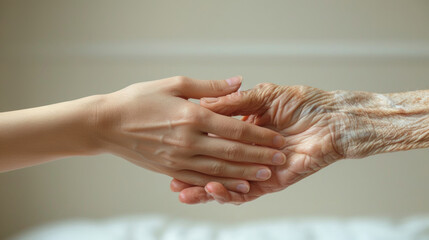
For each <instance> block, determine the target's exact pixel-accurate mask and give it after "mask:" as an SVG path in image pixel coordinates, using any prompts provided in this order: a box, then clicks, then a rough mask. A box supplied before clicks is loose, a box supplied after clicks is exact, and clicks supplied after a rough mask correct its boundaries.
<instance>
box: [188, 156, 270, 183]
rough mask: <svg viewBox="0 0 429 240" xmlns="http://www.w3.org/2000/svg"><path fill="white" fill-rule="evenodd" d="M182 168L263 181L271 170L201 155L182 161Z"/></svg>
mask: <svg viewBox="0 0 429 240" xmlns="http://www.w3.org/2000/svg"><path fill="white" fill-rule="evenodd" d="M183 168H184V169H189V170H193V171H196V172H200V173H205V174H207V175H210V176H217V177H224V178H237V179H243V180H249V181H265V180H267V179H269V178H270V177H271V170H270V169H269V168H268V167H266V166H264V165H257V164H247V163H236V162H231V161H225V160H221V159H217V158H213V157H209V156H201V155H200V156H195V157H193V158H192V159H191V161H187V162H186V163H184V165H183Z"/></svg>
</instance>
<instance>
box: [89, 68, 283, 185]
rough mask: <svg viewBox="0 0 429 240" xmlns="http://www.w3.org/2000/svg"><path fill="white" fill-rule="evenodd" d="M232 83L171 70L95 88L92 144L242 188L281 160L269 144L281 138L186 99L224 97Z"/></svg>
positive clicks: (166, 170)
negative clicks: (102, 91) (103, 91)
mask: <svg viewBox="0 0 429 240" xmlns="http://www.w3.org/2000/svg"><path fill="white" fill-rule="evenodd" d="M240 85H241V78H240V77H235V78H231V79H227V80H207V81H203V80H194V79H190V78H186V77H173V78H168V79H162V80H158V81H152V82H145V83H138V84H133V85H131V86H129V87H126V88H124V89H122V90H120V91H117V92H114V93H111V94H107V95H103V96H102V98H103V101H101V104H99V106H98V107H97V112H96V115H95V116H96V117H95V119H96V120H95V123H96V124H95V129H96V132H97V138H98V139H99V140H100V142H101V144H100V146H101V148H102V149H103V150H105V151H107V152H109V153H112V154H115V155H117V156H120V157H122V158H125V159H127V160H129V161H130V162H132V163H134V164H136V165H138V166H141V167H144V168H146V169H150V170H153V171H156V172H160V173H163V174H166V175H169V176H171V177H173V178H176V179H178V180H180V181H182V182H185V183H188V184H192V185H197V186H205V185H206V184H207V183H209V182H211V181H216V182H220V183H222V184H223V185H224V186H225V187H226V188H227V189H229V190H232V191H238V192H241V193H246V192H248V191H249V183H248V182H247V181H246V180H251V181H264V180H267V179H269V178H270V177H271V171H270V169H269V168H268V167H267V166H266V165H282V164H284V163H285V161H286V158H285V156H284V154H283V153H282V152H281V151H279V150H276V149H274V148H279V147H282V146H283V145H284V139H283V137H282V136H281V135H280V134H278V133H276V132H275V131H272V130H269V129H266V128H262V127H259V126H256V125H254V124H251V123H247V122H242V121H240V120H237V119H234V118H230V117H227V116H223V115H220V114H217V113H214V112H212V111H210V110H209V109H207V108H204V107H202V106H200V105H198V104H195V103H192V102H191V101H188V99H189V98H194V99H199V98H202V97H219V96H224V95H227V94H229V93H232V92H235V91H237V90H238V88H239V87H240ZM213 135H216V136H218V137H213ZM263 146H265V147H263Z"/></svg>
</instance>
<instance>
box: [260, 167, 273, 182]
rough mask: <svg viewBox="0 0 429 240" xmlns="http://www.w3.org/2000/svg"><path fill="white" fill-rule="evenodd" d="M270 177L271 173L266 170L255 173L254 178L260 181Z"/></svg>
mask: <svg viewBox="0 0 429 240" xmlns="http://www.w3.org/2000/svg"><path fill="white" fill-rule="evenodd" d="M270 177H271V172H270V170H268V169H265V168H264V169H260V170H259V171H258V172H257V173H256V178H257V179H261V180H265V179H268V178H270Z"/></svg>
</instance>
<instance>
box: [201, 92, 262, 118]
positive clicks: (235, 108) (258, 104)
mask: <svg viewBox="0 0 429 240" xmlns="http://www.w3.org/2000/svg"><path fill="white" fill-rule="evenodd" d="M266 101H267V100H266V98H265V97H264V96H263V94H261V92H260V91H258V89H250V90H247V91H242V92H235V93H232V94H230V95H227V96H222V97H218V98H202V99H201V102H200V104H201V106H203V107H205V108H207V109H209V110H211V111H213V112H215V113H219V114H222V115H227V116H237V115H258V114H262V113H263V112H264V111H265V110H267V108H268V107H267V104H266Z"/></svg>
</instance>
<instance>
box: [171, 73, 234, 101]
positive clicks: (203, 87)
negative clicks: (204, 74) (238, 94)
mask: <svg viewBox="0 0 429 240" xmlns="http://www.w3.org/2000/svg"><path fill="white" fill-rule="evenodd" d="M173 81H176V82H177V84H175V85H174V88H175V89H174V91H175V92H177V93H178V95H179V96H180V97H184V98H196V99H200V98H202V97H219V96H225V95H227V94H230V93H233V92H235V91H237V90H238V89H239V88H240V86H241V82H242V77H241V76H237V77H232V78H228V79H224V80H197V79H192V78H187V77H174V78H173Z"/></svg>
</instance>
